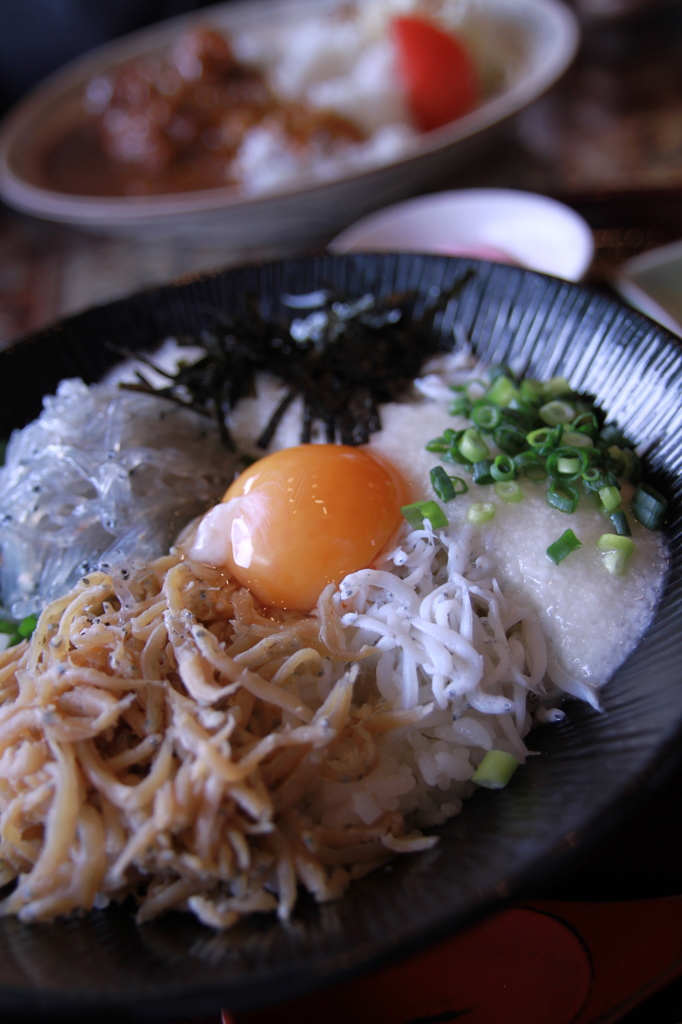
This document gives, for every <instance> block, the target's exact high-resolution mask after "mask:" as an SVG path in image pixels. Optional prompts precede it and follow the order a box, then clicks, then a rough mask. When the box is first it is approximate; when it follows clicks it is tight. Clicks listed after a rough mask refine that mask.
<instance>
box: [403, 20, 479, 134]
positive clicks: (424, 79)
mask: <svg viewBox="0 0 682 1024" xmlns="http://www.w3.org/2000/svg"><path fill="white" fill-rule="evenodd" d="M391 31H392V36H393V40H394V42H395V46H396V50H397V59H398V71H399V74H400V76H401V78H402V80H403V82H404V85H405V89H406V93H407V99H408V103H409V106H410V110H411V112H412V117H413V118H414V121H415V124H416V125H417V128H418V129H419V130H420V131H422V132H428V131H432V130H433V129H434V128H440V127H441V126H442V125H444V124H447V123H448V122H449V121H454V119H455V118H456V117H461V116H462V114H466V113H467V111H469V110H471V108H472V107H473V106H474V104H475V102H476V98H477V95H478V84H477V81H476V68H475V66H474V62H473V59H472V57H471V55H470V54H469V52H468V50H467V49H466V47H465V46H464V44H463V43H462V42H461V41H460V40H459V39H458V38H457V36H455V35H453V34H452V33H451V32H445V31H443V29H441V28H439V27H438V26H437V25H435V24H434V23H433V22H432V21H429V20H428V19H427V18H422V17H419V16H418V15H400V16H397V17H395V18H393V19H392V22H391Z"/></svg>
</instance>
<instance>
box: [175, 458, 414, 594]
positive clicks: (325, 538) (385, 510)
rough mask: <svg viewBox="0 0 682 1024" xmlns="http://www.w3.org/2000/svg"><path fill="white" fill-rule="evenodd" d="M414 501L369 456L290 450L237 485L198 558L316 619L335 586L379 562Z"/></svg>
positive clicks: (198, 545)
mask: <svg viewBox="0 0 682 1024" xmlns="http://www.w3.org/2000/svg"><path fill="white" fill-rule="evenodd" d="M409 500H410V496H409V490H408V488H407V485H406V484H405V482H404V480H403V479H402V477H401V476H400V474H399V473H398V472H397V470H395V469H394V468H393V467H392V466H391V465H390V464H389V463H387V462H385V461H383V459H380V458H378V457H376V456H374V455H372V454H371V453H370V452H369V451H368V450H366V449H364V448H352V447H349V446H347V445H336V444H304V445H299V446H298V447H295V448H285V449H283V450H282V451H278V452H274V453H273V454H272V455H266V456H265V457H264V458H262V459H260V460H259V461H258V462H255V463H254V464H253V465H252V466H250V467H249V469H247V470H246V471H245V472H244V473H242V474H241V476H239V477H238V478H237V479H236V480H235V482H234V483H233V484H232V486H231V487H229V488H228V490H227V491H226V493H225V495H224V497H223V502H222V504H220V505H217V506H216V507H215V508H213V509H211V511H210V512H209V513H208V514H207V515H206V516H205V517H204V519H203V520H202V521H201V523H200V525H199V528H198V530H197V534H196V536H195V539H194V542H193V546H192V548H191V550H190V552H189V554H190V557H192V558H196V559H197V560H198V561H203V562H205V563H207V564H209V565H215V566H218V565H221V566H225V567H227V568H228V569H229V571H230V573H231V574H232V575H233V576H234V577H235V578H236V579H237V580H238V581H239V583H241V584H242V586H244V587H248V589H249V590H250V591H251V592H252V593H253V594H254V595H255V596H256V597H257V598H258V599H259V600H260V601H262V602H263V604H266V605H272V606H274V607H277V608H290V609H294V610H296V611H301V612H309V611H311V610H312V609H313V608H314V607H315V605H316V603H317V600H318V598H319V596H320V594H321V592H322V590H323V589H324V587H325V586H326V585H327V584H328V583H338V582H339V581H340V580H341V579H343V577H344V576H345V575H346V574H347V573H349V572H355V571H356V570H358V569H364V568H367V567H368V566H369V565H370V564H371V563H372V561H373V560H374V558H376V556H377V555H378V554H379V552H380V551H381V549H382V548H383V547H384V546H385V545H386V544H387V542H388V541H389V540H390V539H391V536H392V535H393V533H394V532H395V531H396V529H397V528H398V526H399V525H400V523H401V519H402V517H401V512H400V508H401V506H402V505H404V504H406V502H408V501H409Z"/></svg>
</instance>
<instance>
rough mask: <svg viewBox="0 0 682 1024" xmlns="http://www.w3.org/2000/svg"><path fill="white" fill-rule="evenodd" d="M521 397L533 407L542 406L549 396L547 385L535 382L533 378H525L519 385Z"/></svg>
mask: <svg viewBox="0 0 682 1024" xmlns="http://www.w3.org/2000/svg"><path fill="white" fill-rule="evenodd" d="M519 390H520V392H521V397H522V398H523V399H524V401H526V402H531V403H532V404H533V405H541V404H542V402H544V400H545V395H546V394H547V392H546V390H545V385H544V384H543V383H542V381H540V380H533V378H532V377H524V379H523V380H522V381H521V384H520V385H519Z"/></svg>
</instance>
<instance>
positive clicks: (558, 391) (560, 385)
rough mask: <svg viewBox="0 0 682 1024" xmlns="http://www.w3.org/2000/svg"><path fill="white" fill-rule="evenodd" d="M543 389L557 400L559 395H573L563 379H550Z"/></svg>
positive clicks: (571, 389)
mask: <svg viewBox="0 0 682 1024" xmlns="http://www.w3.org/2000/svg"><path fill="white" fill-rule="evenodd" d="M545 389H546V390H547V391H548V392H549V393H550V395H552V396H553V397H554V398H558V397H559V395H571V394H573V388H572V387H571V385H570V384H569V383H568V381H567V380H566V378H565V377H551V378H550V379H549V380H548V381H547V383H546V384H545Z"/></svg>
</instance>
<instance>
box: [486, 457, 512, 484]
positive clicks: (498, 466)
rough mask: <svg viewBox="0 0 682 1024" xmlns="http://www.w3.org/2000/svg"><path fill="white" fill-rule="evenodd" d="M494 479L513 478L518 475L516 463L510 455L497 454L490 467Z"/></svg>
mask: <svg viewBox="0 0 682 1024" xmlns="http://www.w3.org/2000/svg"><path fill="white" fill-rule="evenodd" d="M490 475H491V476H492V478H493V480H513V479H514V477H515V476H516V465H515V464H514V460H513V459H512V458H511V457H510V456H509V455H497V456H496V457H495V458H494V459H493V463H492V466H491V467H490Z"/></svg>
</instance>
